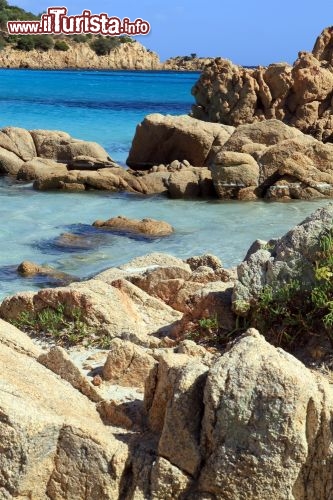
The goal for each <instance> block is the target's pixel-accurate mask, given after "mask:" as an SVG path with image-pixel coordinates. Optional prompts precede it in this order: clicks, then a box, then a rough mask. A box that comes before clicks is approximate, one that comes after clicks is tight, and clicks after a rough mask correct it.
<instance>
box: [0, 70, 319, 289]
mask: <svg viewBox="0 0 333 500" xmlns="http://www.w3.org/2000/svg"><path fill="white" fill-rule="evenodd" d="M196 79H197V75H195V74H176V73H147V72H142V73H141V72H137V73H133V72H96V71H92V72H88V71H86V72H82V71H63V72H60V71H55V72H50V71H26V70H22V71H19V70H0V126H1V127H4V126H7V125H16V126H22V127H25V128H30V129H31V128H49V129H59V130H66V131H68V132H69V133H71V134H72V135H73V136H76V137H78V138H82V139H88V140H95V141H98V142H99V143H101V144H102V145H103V146H104V147H105V148H107V149H108V151H109V152H110V154H111V155H112V157H113V158H114V159H116V160H117V161H121V162H124V161H125V159H126V156H127V153H128V149H129V146H130V143H131V139H132V137H133V134H134V130H135V126H136V125H137V124H138V123H139V122H140V121H141V120H142V118H143V117H144V116H145V115H146V114H148V113H151V112H161V113H170V114H181V113H187V112H189V110H190V106H191V103H192V97H191V95H190V89H191V86H192V85H193V83H194V82H195V80H196ZM327 203H328V201H316V202H289V203H267V202H218V201H211V202H206V201H197V202H195V201H193V202H192V201H181V200H180V201H178V200H177V201H176V200H168V199H165V198H162V197H157V196H154V197H138V196H133V195H126V194H110V193H105V192H89V193H61V192H46V193H43V192H36V191H33V189H32V187H31V185H24V184H14V185H13V184H11V183H10V181H9V180H8V179H4V178H0V206H1V217H0V298H2V297H4V296H5V295H8V294H11V293H14V292H17V291H19V290H27V289H33V288H38V287H39V286H45V285H46V282H45V280H43V279H39V280H30V279H23V278H19V277H18V276H17V273H16V271H15V269H16V267H17V265H18V264H19V263H20V262H22V261H23V260H33V261H35V262H37V263H39V264H46V265H50V266H53V267H55V268H57V269H59V270H61V271H64V272H67V273H69V274H73V275H75V276H78V277H88V276H90V275H92V274H94V273H96V272H98V271H101V270H103V269H106V268H108V267H111V266H114V265H119V264H121V263H124V262H126V261H128V260H130V259H131V258H133V257H135V256H138V255H142V254H145V253H149V252H153V251H161V252H168V253H171V254H173V255H177V256H179V257H182V258H185V257H188V256H190V255H196V254H201V253H204V252H211V253H214V254H216V255H218V256H219V257H220V258H221V259H222V260H223V262H224V264H225V265H226V266H233V265H235V264H237V263H238V262H239V261H240V260H241V259H242V258H243V257H244V255H245V253H246V251H247V249H248V247H249V245H250V244H251V243H252V242H253V240H254V239H256V238H260V239H270V238H273V237H278V236H280V235H282V234H283V233H284V232H285V231H286V230H288V229H289V228H291V227H292V226H293V225H295V224H296V223H298V222H300V221H301V220H303V219H304V218H305V217H306V216H307V215H309V214H310V213H311V212H313V211H314V210H315V209H316V208H317V207H318V206H323V205H325V204H327ZM117 215H125V216H128V217H135V218H143V217H153V218H156V219H163V220H166V221H168V222H170V223H171V224H172V225H173V226H174V227H175V230H176V231H175V233H174V235H172V236H170V237H167V238H159V239H154V240H144V239H133V238H128V237H124V236H116V235H111V234H110V233H106V232H103V231H102V232H99V231H96V230H94V229H93V228H92V227H91V224H92V223H93V222H94V220H96V219H106V218H110V217H114V216H117ZM64 232H72V233H75V234H79V235H80V234H83V235H85V237H86V238H87V239H88V241H89V242H91V248H88V249H76V250H75V249H73V248H66V247H63V246H61V245H59V242H57V238H58V237H59V235H61V234H62V233H64Z"/></svg>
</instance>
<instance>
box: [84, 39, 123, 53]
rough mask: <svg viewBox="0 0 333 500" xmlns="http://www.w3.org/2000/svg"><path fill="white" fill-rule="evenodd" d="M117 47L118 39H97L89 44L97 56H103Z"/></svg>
mask: <svg viewBox="0 0 333 500" xmlns="http://www.w3.org/2000/svg"><path fill="white" fill-rule="evenodd" d="M119 45H120V41H119V37H98V38H95V40H93V41H92V42H91V44H90V47H91V48H92V49H93V51H94V52H95V53H96V54H97V55H98V56H105V55H107V54H110V52H111V50H113V49H115V48H116V47H118V46H119Z"/></svg>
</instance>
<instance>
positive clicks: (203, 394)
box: [0, 205, 333, 500]
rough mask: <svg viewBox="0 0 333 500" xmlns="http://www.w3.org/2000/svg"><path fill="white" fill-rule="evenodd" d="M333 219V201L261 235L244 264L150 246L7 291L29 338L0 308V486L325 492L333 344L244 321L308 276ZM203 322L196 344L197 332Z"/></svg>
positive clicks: (6, 494) (235, 493) (166, 493)
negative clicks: (287, 338)
mask: <svg viewBox="0 0 333 500" xmlns="http://www.w3.org/2000/svg"><path fill="white" fill-rule="evenodd" d="M332 217H333V206H332V205H330V206H329V207H327V208H326V209H321V210H318V211H317V212H315V213H314V214H313V215H312V216H311V217H309V218H308V219H307V220H305V221H304V222H303V223H302V224H300V225H299V226H296V227H295V228H294V229H292V230H291V231H290V232H289V233H287V234H286V235H285V236H283V237H282V238H280V239H279V240H276V241H274V242H268V243H265V242H256V243H255V244H254V245H253V246H252V247H251V249H250V250H249V252H248V255H247V257H246V260H245V261H244V262H243V263H241V264H240V265H239V266H238V268H237V272H235V271H234V270H226V269H224V268H223V266H222V264H221V262H220V261H219V259H217V258H216V257H214V256H212V255H204V256H199V257H192V258H190V259H187V261H182V260H180V259H176V258H174V257H172V256H168V255H165V254H151V255H147V256H145V257H141V258H138V259H135V260H134V261H132V262H129V263H128V264H126V265H124V266H122V267H120V268H111V269H109V270H107V271H105V272H103V273H101V274H99V275H97V276H95V277H94V278H93V279H91V280H88V281H84V282H81V283H73V284H72V285H69V286H67V287H60V288H52V289H44V290H41V291H39V292H24V293H23V292H22V293H19V294H16V295H15V296H13V297H9V298H7V299H5V300H4V301H3V302H2V304H1V306H0V316H1V318H3V319H4V320H6V321H10V322H12V323H15V324H16V325H17V326H20V328H22V329H24V330H25V331H27V332H29V335H30V336H32V337H33V338H35V340H34V341H32V340H30V339H29V337H28V335H27V334H26V333H23V332H22V331H20V330H18V329H17V328H15V327H14V326H12V325H10V324H9V323H6V322H5V321H3V319H2V320H0V338H1V349H0V357H1V361H2V363H3V366H6V370H5V371H4V372H3V376H2V383H1V385H2V389H1V390H0V408H1V412H2V415H3V417H2V424H1V425H0V439H1V443H2V446H3V453H2V460H1V462H0V474H1V477H2V478H3V480H2V482H1V483H0V492H1V495H2V496H3V498H12V497H17V496H22V495H23V496H24V495H25V496H27V495H28V496H32V497H33V498H46V497H48V498H54V499H56V498H78V499H82V498H86V499H88V500H93V499H95V498H96V495H98V498H104V499H120V498H121V499H125V500H126V499H134V498H156V499H161V498H163V499H164V498H170V499H178V498H179V499H180V498H188V499H190V498H221V499H222V498H227V499H230V500H233V499H234V498H238V497H241V496H244V497H246V498H254V497H255V498H260V499H264V498H267V497H268V496H272V497H274V498H281V500H282V499H283V500H284V499H286V498H289V497H290V496H291V495H293V496H294V498H297V499H299V500H301V499H305V498H310V497H311V498H322V499H323V500H328V499H329V498H330V491H331V489H332V487H333V484H332V474H331V471H332V466H333V455H332V451H331V447H330V443H331V442H332V431H331V427H332V426H331V424H332V418H333V392H332V380H333V379H332V372H331V371H330V369H329V366H330V364H332V359H333V350H332V345H330V344H327V337H325V336H324V335H323V336H321V337H318V335H313V334H307V337H306V341H305V342H303V349H302V350H301V351H300V350H299V349H298V350H297V349H296V350H295V346H294V347H292V351H293V353H294V356H296V357H294V356H292V355H290V354H287V353H286V352H285V351H283V350H282V349H281V348H276V347H273V345H271V344H270V343H268V342H267V341H266V340H265V338H264V337H263V336H261V335H260V334H259V332H258V331H257V330H255V329H254V328H251V319H249V322H248V324H247V327H245V330H246V328H247V330H246V331H245V333H243V334H242V328H239V326H238V327H237V323H238V320H237V314H242V315H244V314H245V315H247V316H248V318H250V316H249V315H248V312H249V310H250V309H251V308H253V307H254V304H255V300H258V298H259V297H260V289H262V288H263V287H264V286H265V285H266V284H267V283H273V282H275V283H276V282H277V281H278V282H280V283H281V284H282V283H284V282H288V280H289V277H288V273H292V277H293V278H294V279H295V278H297V276H298V277H301V278H302V279H303V278H304V276H305V275H304V269H305V268H304V266H296V265H295V262H296V261H297V260H299V259H301V260H302V259H303V260H304V262H308V263H309V262H312V261H313V260H314V259H315V258H316V255H317V253H318V251H319V250H320V243H319V242H320V239H321V238H322V237H323V235H325V234H327V231H329V230H331V223H332ZM264 273H266V274H264ZM297 273H299V274H298V275H297ZM245 303H246V304H248V306H247V307H244V304H245ZM240 304H242V305H243V306H242V308H241V310H239V307H240ZM52 311H53V313H55V312H56V314H58V315H59V314H60V311H61V314H62V315H63V318H62V320H63V321H65V318H66V323H63V324H62V328H63V330H66V331H63V332H62V334H61V332H60V331H59V332H58V333H57V334H56V332H55V330H53V334H52V329H51V326H50V322H51V318H53V319H54V316H52V314H51V312H52ZM73 311H75V316H74V317H75V318H76V321H77V322H76V323H75V321H74V320H73ZM46 313H47V314H46ZM42 317H43V318H44V320H45V318H48V321H49V330H47V327H46V325H47V323H44V331H42V330H37V325H38V322H41V320H42ZM78 318H79V320H78ZM73 321H74V323H75V325H76V328H77V330H74V329H72V330H70V324H73ZM24 322H26V324H24ZM64 325H66V326H64ZM238 325H239V323H238ZM53 326H54V324H53ZM200 328H201V329H202V332H201V333H202V335H201V338H202V339H204V338H205V337H204V335H203V330H206V334H207V338H206V340H205V341H204V342H203V345H201V346H200V345H198V344H196V343H195V342H193V340H189V338H190V337H191V338H196V333H195V330H196V331H198V329H200ZM216 328H218V331H217V330H216ZM38 332H39V333H38ZM71 335H72V337H71ZM80 335H81V336H80ZM304 335H305V333H304ZM74 339H75V340H74ZM223 339H224V341H223ZM70 340H72V343H74V344H81V347H73V348H70V349H69V348H68V342H69V341H70ZM212 340H213V343H212V342H211V341H212ZM231 340H232V342H230V341H231ZM270 340H271V342H272V341H273V343H275V344H276V345H277V346H278V345H280V341H279V336H278V335H276V336H275V341H274V339H272V338H271V339H270ZM221 341H222V342H221ZM325 342H326V343H325ZM55 344H61V345H63V346H65V347H66V346H67V348H66V349H64V348H63V347H59V346H56V345H55ZM93 345H97V346H99V349H96V348H93V347H92V346H93ZM210 345H211V347H209V346H210ZM291 345H292V344H290V346H291ZM103 346H104V348H103ZM204 346H205V347H204ZM289 350H290V349H289ZM318 353H319V354H318ZM297 357H298V358H300V359H301V360H302V361H303V362H301V361H299V360H298V359H297ZM304 363H305V364H304ZM306 366H307V367H306ZM50 387H52V397H50V395H49V390H50ZM14 396H16V397H14ZM69 402H70V404H69ZM46 450H47V453H46ZM318 456H320V460H318ZM9 470H10V471H11V474H10V476H9V475H8V474H7V472H8V471H9ZM37 470H38V471H39V472H38V474H37V476H36V471H37ZM309 470H312V471H315V477H312V475H311V474H309V473H308V471H309ZM68 471H71V480H70V481H68ZM129 471H131V473H129ZM272 471H273V472H274V474H273V473H272ZM243 476H244V477H243ZM244 478H246V479H244ZM319 478H320V479H319ZM170 485H172V486H171V487H170Z"/></svg>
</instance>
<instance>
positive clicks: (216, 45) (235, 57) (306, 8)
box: [8, 0, 333, 66]
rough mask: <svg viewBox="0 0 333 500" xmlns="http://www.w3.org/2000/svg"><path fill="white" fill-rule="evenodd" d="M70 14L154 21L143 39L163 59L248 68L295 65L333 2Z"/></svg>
mask: <svg viewBox="0 0 333 500" xmlns="http://www.w3.org/2000/svg"><path fill="white" fill-rule="evenodd" d="M50 1H53V2H55V3H53V4H50V3H49V2H48V1H47V0H16V1H15V0H8V3H9V4H12V5H13V4H15V5H18V6H19V7H22V8H24V9H26V10H29V11H32V12H34V13H40V12H41V11H43V10H46V9H47V7H55V6H59V5H61V6H63V5H64V3H60V2H59V3H56V2H57V0H50ZM64 6H65V7H67V8H68V11H69V14H71V15H77V14H81V12H82V10H83V9H90V10H91V11H92V12H93V13H94V14H99V13H100V12H106V13H107V14H109V15H110V16H117V17H119V18H124V17H129V18H130V20H131V21H132V20H135V19H136V18H138V17H141V18H142V19H144V20H146V21H149V23H150V24H151V32H150V33H149V34H148V35H146V36H140V37H138V40H139V41H140V42H141V43H142V44H143V45H145V46H146V47H147V48H149V49H151V50H153V51H156V52H157V53H158V54H159V56H160V58H161V60H165V59H167V58H168V57H174V56H177V55H189V54H191V53H196V54H198V56H202V57H223V58H226V59H230V60H232V61H233V62H234V63H236V64H242V65H249V66H252V65H253V66H255V65H259V64H260V65H268V64H270V63H273V62H289V63H292V62H293V61H295V60H296V59H297V54H298V51H300V50H307V51H311V50H312V48H313V45H314V42H315V40H316V37H317V36H318V35H319V34H320V33H321V31H322V30H323V29H324V28H325V27H327V26H330V25H333V2H332V0H318V1H316V2H313V0H311V2H310V1H309V0H303V1H301V0H279V1H277V0H276V1H275V2H274V3H273V2H270V1H269V0H248V1H245V0H228V1H226V0H203V1H199V0H166V1H165V2H159V1H158V0H141V1H139V0H121V1H119V0H114V1H105V0H94V1H89V0H71V1H70V2H68V4H66V3H65V5H64Z"/></svg>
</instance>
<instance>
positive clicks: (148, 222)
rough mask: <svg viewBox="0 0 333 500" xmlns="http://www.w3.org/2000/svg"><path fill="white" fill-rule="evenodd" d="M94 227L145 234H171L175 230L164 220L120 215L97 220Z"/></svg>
mask: <svg viewBox="0 0 333 500" xmlns="http://www.w3.org/2000/svg"><path fill="white" fill-rule="evenodd" d="M93 226H94V227H97V228H99V229H107V230H108V231H113V232H117V233H119V232H120V233H133V234H136V235H144V236H169V235H170V234H172V233H173V232H174V229H173V227H172V226H171V225H170V224H168V223H167V222H164V221H158V220H154V219H142V220H136V219H128V218H127V217H123V216H121V215H119V216H118V217H114V218H112V219H109V220H107V221H99V220H98V221H96V222H94V224H93Z"/></svg>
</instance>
